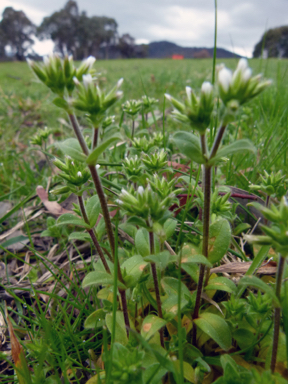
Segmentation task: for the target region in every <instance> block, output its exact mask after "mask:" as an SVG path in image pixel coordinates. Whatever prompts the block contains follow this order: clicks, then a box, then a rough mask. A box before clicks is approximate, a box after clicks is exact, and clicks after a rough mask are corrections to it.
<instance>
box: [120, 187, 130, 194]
mask: <svg viewBox="0 0 288 384" xmlns="http://www.w3.org/2000/svg"><path fill="white" fill-rule="evenodd" d="M121 194H122V195H126V196H129V193H128V192H127V191H126V189H124V188H122V189H121Z"/></svg>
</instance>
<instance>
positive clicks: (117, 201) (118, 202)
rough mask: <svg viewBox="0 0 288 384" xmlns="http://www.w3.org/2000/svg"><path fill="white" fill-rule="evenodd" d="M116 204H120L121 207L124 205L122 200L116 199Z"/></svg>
mask: <svg viewBox="0 0 288 384" xmlns="http://www.w3.org/2000/svg"><path fill="white" fill-rule="evenodd" d="M115 203H117V204H119V205H122V204H123V201H122V200H119V199H116V200H115Z"/></svg>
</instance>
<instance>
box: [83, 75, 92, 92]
mask: <svg viewBox="0 0 288 384" xmlns="http://www.w3.org/2000/svg"><path fill="white" fill-rule="evenodd" d="M82 79H83V85H84V87H85V88H86V89H88V87H89V86H90V84H92V83H93V78H92V76H91V75H90V73H88V74H87V75H83V76H82Z"/></svg>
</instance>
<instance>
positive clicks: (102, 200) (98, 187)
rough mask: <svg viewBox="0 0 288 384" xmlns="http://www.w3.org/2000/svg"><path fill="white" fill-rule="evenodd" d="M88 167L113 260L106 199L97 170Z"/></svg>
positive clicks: (111, 230) (112, 235)
mask: <svg viewBox="0 0 288 384" xmlns="http://www.w3.org/2000/svg"><path fill="white" fill-rule="evenodd" d="M88 167H89V169H90V173H91V176H92V179H93V182H94V185H95V188H96V191H97V194H98V197H99V201H100V204H101V208H102V213H103V217H104V221H105V226H106V231H107V236H108V240H109V243H110V247H111V253H112V256H113V258H114V252H115V241H114V234H113V229H112V223H111V219H110V215H109V211H108V206H107V202H106V198H105V195H104V191H103V188H102V184H101V181H100V178H99V176H98V172H97V169H96V168H95V167H94V166H93V165H89V166H88Z"/></svg>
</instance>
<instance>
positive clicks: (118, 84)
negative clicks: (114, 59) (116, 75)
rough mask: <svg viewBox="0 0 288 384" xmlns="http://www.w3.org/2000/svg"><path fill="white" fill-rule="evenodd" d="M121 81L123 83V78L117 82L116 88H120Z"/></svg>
mask: <svg viewBox="0 0 288 384" xmlns="http://www.w3.org/2000/svg"><path fill="white" fill-rule="evenodd" d="M123 81H124V79H123V77H121V79H120V80H118V81H117V88H120V87H121V85H122V83H123Z"/></svg>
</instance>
